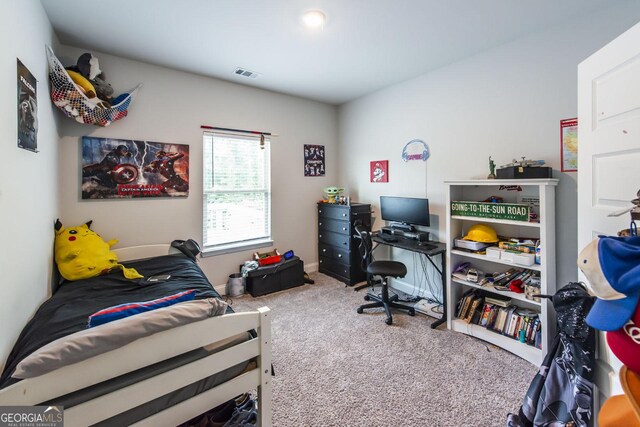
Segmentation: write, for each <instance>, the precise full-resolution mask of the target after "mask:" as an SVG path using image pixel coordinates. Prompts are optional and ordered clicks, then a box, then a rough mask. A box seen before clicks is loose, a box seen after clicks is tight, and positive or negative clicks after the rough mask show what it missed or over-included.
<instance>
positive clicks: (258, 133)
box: [200, 125, 278, 136]
mask: <svg viewBox="0 0 640 427" xmlns="http://www.w3.org/2000/svg"><path fill="white" fill-rule="evenodd" d="M200 128H201V129H209V130H221V131H226V132H242V133H251V134H254V135H269V136H278V135H274V134H272V133H271V132H258V131H255V130H244V129H231V128H220V127H215V126H206V125H202V126H200Z"/></svg>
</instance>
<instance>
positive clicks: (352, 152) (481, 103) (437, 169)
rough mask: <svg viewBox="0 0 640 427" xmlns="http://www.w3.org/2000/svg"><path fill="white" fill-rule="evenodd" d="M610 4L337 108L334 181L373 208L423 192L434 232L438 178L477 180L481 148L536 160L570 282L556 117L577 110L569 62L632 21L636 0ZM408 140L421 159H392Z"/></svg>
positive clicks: (569, 213) (570, 213)
mask: <svg viewBox="0 0 640 427" xmlns="http://www.w3.org/2000/svg"><path fill="white" fill-rule="evenodd" d="M616 5H618V6H617V7H610V8H608V9H606V10H604V11H601V12H600V13H596V14H593V15H590V16H583V17H576V16H572V17H567V18H566V19H565V20H564V23H563V24H562V26H559V27H556V28H551V29H549V30H547V31H544V32H541V33H538V34H535V35H531V36H529V37H527V38H523V39H520V40H517V41H514V42H512V43H509V44H506V45H503V46H501V47H498V48H495V49H492V50H489V51H486V52H484V53H481V54H478V55H476V56H474V57H471V58H469V59H466V60H464V61H461V62H458V63H455V64H452V65H450V66H447V67H444V68H442V69H439V70H436V71H434V72H431V73H428V74H425V75H422V76H420V77H417V78H415V79H412V80H409V81H406V82H403V83H400V84H397V85H394V86H392V87H389V88H386V89H384V90H381V91H379V92H377V93H374V94H371V95H368V96H365V97H363V98H360V99H358V100H355V101H352V102H349V103H347V104H345V105H343V106H341V108H340V110H339V123H340V141H341V145H340V156H339V159H340V180H339V182H340V185H344V186H345V187H346V188H347V189H348V193H349V194H350V195H351V196H352V197H353V199H354V200H356V199H357V200H359V201H361V202H371V203H373V204H374V205H375V209H376V210H377V208H378V203H379V202H378V201H379V196H380V195H398V196H413V197H425V196H427V197H428V198H429V201H430V205H431V213H432V215H433V218H432V228H431V229H432V231H434V232H436V233H437V235H438V236H439V237H440V238H442V239H444V236H445V218H444V214H445V206H444V202H445V191H446V187H445V186H444V184H443V181H444V180H452V179H470V178H486V176H487V174H488V172H489V170H488V158H489V156H493V159H494V160H495V161H496V163H497V164H498V165H500V164H505V163H508V162H510V161H511V159H513V158H520V157H521V156H526V157H527V158H529V159H545V160H546V161H547V164H548V165H550V166H552V167H553V169H554V172H553V173H554V178H559V179H560V184H559V187H558V189H557V196H556V197H557V198H556V201H557V220H556V224H557V227H556V228H557V229H556V232H557V238H556V241H557V280H558V281H557V283H558V286H562V285H564V284H566V283H567V282H569V281H574V280H577V268H576V258H577V249H576V248H577V226H576V209H577V192H576V179H577V177H576V173H561V172H560V145H559V122H560V120H561V119H565V118H571V117H576V116H577V89H576V86H577V65H578V63H579V62H581V61H582V60H583V59H585V58H586V57H588V56H589V55H590V54H592V53H593V52H595V51H596V50H597V49H599V48H600V47H602V46H603V45H605V44H606V43H607V42H609V41H610V40H612V39H613V38H615V37H616V36H617V35H619V34H621V33H622V32H624V31H625V30H626V29H628V28H629V27H631V26H632V25H633V24H635V23H636V22H638V20H640V3H638V2H624V3H621V2H617V3H616ZM414 138H420V139H423V140H424V141H426V142H427V143H428V144H429V146H430V148H431V151H432V154H431V158H430V159H429V160H428V162H427V163H426V164H425V163H423V162H410V163H404V162H403V161H402V160H401V158H400V154H401V150H402V148H403V147H404V145H405V144H406V143H407V142H408V141H410V140H411V139H414ZM385 159H389V169H390V171H389V176H390V182H389V183H388V184H380V183H377V184H372V183H370V182H369V162H370V161H372V160H385ZM377 216H379V215H377ZM433 220H435V221H436V222H435V224H434V221H433ZM382 225H384V224H383V222H382V221H381V220H380V219H378V220H377V223H376V224H375V228H379V227H380V226H382ZM404 257H405V258H404V260H405V261H407V262H409V263H411V262H412V260H411V258H409V257H408V256H407V255H406V254H405V255H404ZM409 271H412V269H411V268H409ZM411 280H412V279H411V274H410V275H409V276H407V281H409V282H410V281H411Z"/></svg>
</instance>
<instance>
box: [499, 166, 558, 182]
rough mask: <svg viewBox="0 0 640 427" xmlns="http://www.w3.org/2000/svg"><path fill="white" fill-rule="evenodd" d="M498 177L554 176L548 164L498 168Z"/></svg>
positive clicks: (528, 177) (531, 177)
mask: <svg viewBox="0 0 640 427" xmlns="http://www.w3.org/2000/svg"><path fill="white" fill-rule="evenodd" d="M496 176H497V178H498V179H533V178H552V175H551V168H550V167H547V166H540V167H521V166H511V167H508V168H501V169H498V170H496Z"/></svg>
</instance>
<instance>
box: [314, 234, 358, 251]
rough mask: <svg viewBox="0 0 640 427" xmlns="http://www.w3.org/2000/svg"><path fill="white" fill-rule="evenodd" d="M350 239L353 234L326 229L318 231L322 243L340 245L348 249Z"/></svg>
mask: <svg viewBox="0 0 640 427" xmlns="http://www.w3.org/2000/svg"><path fill="white" fill-rule="evenodd" d="M350 240H351V236H349V235H348V234H338V233H333V232H331V231H324V230H319V231H318V241H319V242H320V243H326V244H328V245H332V246H338V247H339V248H342V249H347V250H348V249H349V243H350Z"/></svg>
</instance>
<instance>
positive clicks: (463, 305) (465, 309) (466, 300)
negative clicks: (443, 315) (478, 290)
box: [458, 294, 473, 319]
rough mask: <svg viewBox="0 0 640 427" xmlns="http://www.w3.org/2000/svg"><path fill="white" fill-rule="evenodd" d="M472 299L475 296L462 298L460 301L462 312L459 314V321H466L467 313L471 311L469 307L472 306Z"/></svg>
mask: <svg viewBox="0 0 640 427" xmlns="http://www.w3.org/2000/svg"><path fill="white" fill-rule="evenodd" d="M472 298H473V294H469V295H467V296H464V297H462V300H461V301H460V311H459V312H458V319H464V318H465V317H467V312H468V311H469V305H470V304H471V300H472Z"/></svg>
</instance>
